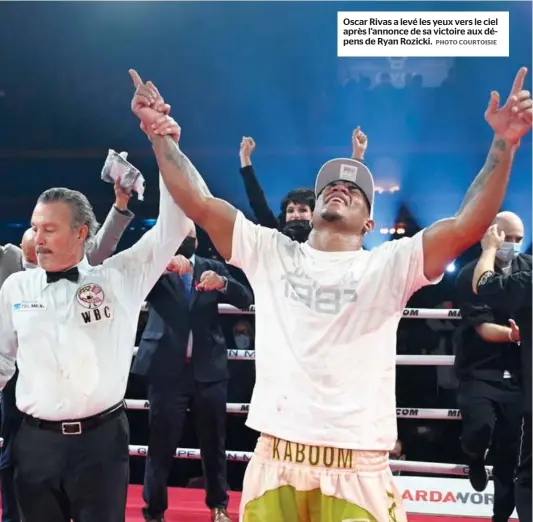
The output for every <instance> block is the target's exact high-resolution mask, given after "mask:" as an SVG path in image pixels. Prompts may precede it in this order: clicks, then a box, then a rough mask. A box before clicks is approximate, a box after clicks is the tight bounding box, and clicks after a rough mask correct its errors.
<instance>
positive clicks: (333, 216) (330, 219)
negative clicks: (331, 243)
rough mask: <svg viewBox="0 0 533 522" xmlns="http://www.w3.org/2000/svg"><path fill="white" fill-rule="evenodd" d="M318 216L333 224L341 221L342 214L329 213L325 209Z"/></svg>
mask: <svg viewBox="0 0 533 522" xmlns="http://www.w3.org/2000/svg"><path fill="white" fill-rule="evenodd" d="M320 215H321V217H322V219H323V220H324V221H327V222H328V223H334V222H335V221H340V220H341V219H342V214H340V213H339V212H330V211H329V210H328V209H327V208H325V209H324V210H323V211H322V213H321V214H320Z"/></svg>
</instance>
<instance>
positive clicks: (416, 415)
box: [124, 399, 461, 420]
mask: <svg viewBox="0 0 533 522" xmlns="http://www.w3.org/2000/svg"><path fill="white" fill-rule="evenodd" d="M124 403H125V406H126V409H128V410H142V411H144V410H149V409H150V402H149V401H147V400H145V399H126V400H125V401H124ZM249 408H250V405H249V404H248V403H245V402H243V403H239V402H228V403H227V404H226V413H237V414H239V413H241V414H244V413H248V410H249ZM396 417H397V418H398V419H433V420H459V419H460V418H461V412H460V411H459V410H439V409H432V408H396Z"/></svg>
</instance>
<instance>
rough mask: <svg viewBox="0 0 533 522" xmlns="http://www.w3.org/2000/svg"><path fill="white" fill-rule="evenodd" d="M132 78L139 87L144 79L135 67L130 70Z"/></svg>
mask: <svg viewBox="0 0 533 522" xmlns="http://www.w3.org/2000/svg"><path fill="white" fill-rule="evenodd" d="M129 73H130V76H131V79H132V80H133V85H134V87H139V85H142V83H143V81H142V78H141V77H140V76H139V73H138V72H137V71H136V70H135V69H130V70H129Z"/></svg>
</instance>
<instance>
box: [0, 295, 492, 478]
mask: <svg viewBox="0 0 533 522" xmlns="http://www.w3.org/2000/svg"><path fill="white" fill-rule="evenodd" d="M143 310H146V306H144V307H143ZM218 310H219V312H220V313H222V314H232V315H237V314H242V315H252V314H255V308H254V306H251V307H250V309H249V310H241V309H239V308H235V307H234V306H231V305H227V304H220V305H218ZM403 318H404V319H452V320H457V319H460V318H461V314H460V312H459V310H453V309H452V310H434V309H431V308H405V309H404V311H403ZM137 350H138V347H137V346H135V348H134V354H136V353H137ZM228 359H229V360H233V361H252V360H254V359H255V351H254V350H228ZM453 362H454V357H453V356H449V355H397V356H396V364H397V365H400V366H452V365H453ZM124 402H125V406H126V408H127V409H128V410H148V409H150V403H149V402H148V401H147V400H144V399H125V401H124ZM248 409H249V404H246V403H242V404H241V403H228V404H227V409H226V411H227V413H248ZM396 417H397V418H399V419H414V418H415V419H435V420H458V419H460V418H461V415H460V412H459V410H454V409H450V410H444V409H432V408H396ZM1 445H3V439H1V438H0V446H1ZM129 453H130V456H134V457H146V456H147V454H148V446H136V445H130V446H129ZM252 455H253V453H251V452H247V451H226V459H227V460H229V461H236V462H248V461H249V460H250V459H251V457H252ZM174 457H175V458H178V459H189V460H190V459H195V460H196V459H199V458H200V450H198V449H191V448H177V449H176V453H175V455H174ZM390 465H391V469H392V470H393V471H402V472H416V473H427V474H432V475H456V476H463V475H468V466H464V465H461V464H440V463H436V462H414V461H400V460H391V461H390ZM487 470H488V472H489V473H492V467H487Z"/></svg>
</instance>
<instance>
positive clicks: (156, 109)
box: [129, 69, 170, 129]
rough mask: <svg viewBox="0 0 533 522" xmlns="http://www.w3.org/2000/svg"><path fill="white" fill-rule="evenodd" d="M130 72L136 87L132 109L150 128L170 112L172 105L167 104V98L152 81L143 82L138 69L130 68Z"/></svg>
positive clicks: (147, 127)
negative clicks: (165, 98)
mask: <svg viewBox="0 0 533 522" xmlns="http://www.w3.org/2000/svg"><path fill="white" fill-rule="evenodd" d="M129 73H130V76H131V79H132V80H133V86H134V87H135V94H134V95H133V99H132V100H131V110H132V112H133V114H135V116H137V117H138V118H139V119H140V120H141V123H143V124H144V126H145V127H146V129H149V128H150V126H151V125H152V124H153V123H154V122H155V121H156V120H157V119H158V118H159V116H160V115H161V114H168V113H169V112H170V105H166V104H165V100H163V97H162V96H161V94H160V93H159V91H158V90H157V88H156V86H155V85H154V84H153V83H152V82H147V83H146V84H145V83H143V81H142V79H141V77H140V76H139V74H138V73H137V71H135V70H133V69H130V71H129Z"/></svg>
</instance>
